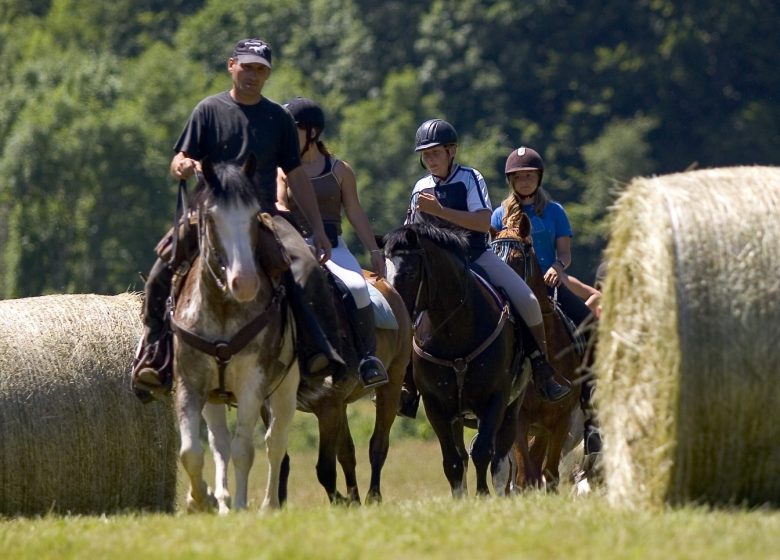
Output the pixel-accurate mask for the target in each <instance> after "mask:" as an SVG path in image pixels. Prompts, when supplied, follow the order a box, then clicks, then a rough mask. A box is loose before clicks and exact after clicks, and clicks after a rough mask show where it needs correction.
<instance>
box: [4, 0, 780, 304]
mask: <svg viewBox="0 0 780 560" xmlns="http://www.w3.org/2000/svg"><path fill="white" fill-rule="evenodd" d="M779 15H780V6H779V5H777V4H776V3H775V2H772V1H770V0H747V1H744V2H739V3H733V2H728V1H726V0H712V1H710V2H700V1H696V0H641V1H637V2H633V3H624V2H618V1H617V0H605V1H601V2H595V1H593V0H577V1H573V0H559V1H556V2H550V1H549V0H529V1H528V2H524V3H516V2H510V1H508V0H431V1H430V2H405V1H393V0H390V1H384V2H376V1H374V0H371V1H369V0H307V1H303V0H288V1H286V2H272V1H270V0H235V1H233V2H230V3H227V2H219V1H211V0H207V1H204V0H112V1H111V2H108V1H107V0H98V1H95V0H2V1H0V64H2V68H3V69H4V71H3V72H2V73H1V74H0V298H13V297H24V296H34V295H40V294H45V293H53V292H55V293H59V292H97V293H116V292H120V291H124V290H127V289H140V287H141V283H140V280H139V279H138V276H137V272H138V271H145V270H147V269H148V268H149V266H150V265H151V263H152V261H153V258H154V255H153V252H152V249H153V247H154V245H155V243H156V241H157V239H158V238H159V237H160V236H161V235H162V233H164V232H165V230H166V229H167V228H168V227H169V225H170V223H171V221H172V219H173V213H174V206H175V185H174V184H173V182H172V180H171V179H170V177H169V176H168V162H169V160H170V157H171V156H172V155H173V154H172V146H173V143H174V141H175V139H176V138H177V137H178V135H179V132H180V131H181V128H182V126H183V124H184V121H185V120H186V118H187V116H188V115H189V112H190V110H191V109H192V107H194V105H195V103H197V101H199V100H200V99H201V98H203V97H205V96H206V95H209V94H212V93H216V92H217V91H220V90H225V89H228V88H229V85H230V82H229V76H228V74H227V72H226V68H225V63H226V59H227V57H228V56H229V55H230V51H231V49H232V46H233V45H234V43H235V42H236V41H237V40H238V39H240V38H245V37H261V38H264V39H265V40H267V41H268V42H269V43H270V44H271V45H272V47H273V49H274V71H273V75H272V76H271V78H270V80H269V82H268V84H267V86H266V89H265V90H264V91H265V93H266V94H267V95H268V96H269V97H270V98H272V99H274V100H277V101H280V102H281V101H284V100H285V99H287V98H290V97H292V96H295V95H304V96H309V97H312V98H314V99H316V100H318V101H319V102H320V103H321V104H322V105H323V107H324V108H325V111H326V116H327V121H328V122H327V128H326V131H325V134H324V139H325V140H326V143H328V144H329V146H330V148H331V149H332V151H334V152H335V153H336V154H337V155H339V156H340V157H343V158H344V159H346V160H348V161H349V162H350V163H351V164H352V166H353V168H354V169H355V172H356V175H357V180H358V189H359V194H360V197H361V201H362V202H363V205H364V207H365V208H366V211H367V213H368V215H369V218H370V219H371V222H372V225H373V227H374V229H375V232H376V233H379V234H381V233H385V232H387V231H389V230H391V229H393V228H395V227H397V226H399V225H400V224H401V223H402V221H403V219H404V216H405V210H406V206H407V204H408V197H409V192H410V190H411V186H412V185H413V184H414V182H415V180H416V179H417V178H418V177H419V176H420V175H421V174H422V173H423V170H422V169H421V168H420V164H419V159H418V158H417V156H416V155H415V154H414V153H413V140H414V133H415V130H416V128H417V126H418V125H419V123H421V122H422V121H424V120H426V119H428V118H433V117H440V118H444V119H447V120H449V121H450V122H451V123H452V124H453V125H454V126H455V127H456V128H457V130H458V132H459V135H460V139H461V145H460V149H459V152H458V153H459V160H460V161H461V162H462V163H464V164H466V165H470V166H473V167H476V168H478V169H479V170H480V171H482V173H483V175H484V176H485V177H486V180H487V182H488V185H489V188H490V193H491V199H492V203H493V205H494V206H496V205H498V204H499V203H500V201H501V199H502V198H503V197H504V196H505V194H506V183H505V180H504V176H503V164H504V160H505V158H506V156H507V154H508V153H509V151H510V150H511V149H512V148H514V147H517V146H519V145H529V146H532V147H534V148H536V149H537V150H539V151H540V152H541V153H542V155H543V157H544V158H545V162H546V166H547V168H546V171H545V180H544V184H545V186H546V187H547V188H548V190H549V191H550V192H551V193H552V195H553V197H554V198H555V199H556V200H558V201H560V202H562V203H563V204H564V205H565V207H566V209H567V211H568V213H569V215H570V218H571V220H572V225H573V228H574V230H575V238H574V242H573V254H574V264H573V267H572V269H573V271H574V273H576V274H578V275H580V276H581V277H582V278H584V279H586V280H588V279H590V278H592V276H593V270H594V269H595V267H596V265H597V264H598V262H599V258H600V254H601V251H602V249H603V248H604V246H605V243H606V232H607V227H608V219H609V216H608V210H609V206H610V204H611V202H612V201H613V200H614V197H615V196H616V195H617V194H618V193H619V192H620V189H621V188H623V186H624V185H625V184H626V182H627V181H629V180H630V179H631V178H632V177H635V176H639V175H650V174H665V173H673V172H679V171H684V170H686V169H689V168H692V167H714V166H726V165H743V164H765V165H772V164H777V163H778V161H780V156H779V155H778V147H780V104H779V103H778V100H777V92H778V91H780V73H778V72H777V71H776V69H775V66H776V64H775V58H776V53H777V52H780V48H779V47H780V39H778V37H779V36H780V35H779V34H778V33H777V31H776V29H777V27H778V25H777V24H778V23H780V17H778V16H779ZM346 237H347V240H348V242H349V243H350V244H355V243H356V242H357V239H356V237H355V236H354V235H353V233H352V232H351V231H350V230H349V228H347V231H346Z"/></svg>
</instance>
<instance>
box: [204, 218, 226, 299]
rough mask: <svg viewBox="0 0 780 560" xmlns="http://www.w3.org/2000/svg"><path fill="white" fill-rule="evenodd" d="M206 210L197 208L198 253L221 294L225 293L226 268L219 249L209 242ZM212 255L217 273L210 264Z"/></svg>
mask: <svg viewBox="0 0 780 560" xmlns="http://www.w3.org/2000/svg"><path fill="white" fill-rule="evenodd" d="M206 216H207V212H206V211H204V209H203V208H200V209H199V210H198V253H199V254H200V255H201V258H202V259H203V262H204V265H205V267H206V270H207V271H208V272H209V274H210V276H211V278H212V279H213V280H214V283H215V284H216V285H217V288H218V289H219V291H220V292H222V294H227V269H226V267H225V263H224V261H223V259H222V255H221V254H220V252H219V251H215V250H214V246H213V244H212V242H211V236H210V235H209V227H208V224H207V223H206V220H207V219H208V218H207V217H206ZM212 255H214V260H216V261H217V267H218V269H219V272H220V273H219V275H218V274H217V272H216V271H215V270H214V267H213V266H212Z"/></svg>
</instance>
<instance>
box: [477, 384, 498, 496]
mask: <svg viewBox="0 0 780 560" xmlns="http://www.w3.org/2000/svg"><path fill="white" fill-rule="evenodd" d="M505 409H506V399H505V397H503V396H502V395H501V394H500V393H494V394H493V395H491V397H490V398H489V399H488V400H487V403H486V404H485V408H484V410H483V414H482V417H481V418H480V419H479V432H477V437H476V439H475V440H474V445H473V446H472V448H471V460H472V461H474V468H475V470H476V475H477V494H478V495H481V496H489V495H490V488H489V487H488V483H487V472H488V467H489V466H490V463H491V461H492V460H493V455H494V454H495V441H496V433H497V432H498V427H499V425H500V424H501V423H502V422H503V419H504V411H505Z"/></svg>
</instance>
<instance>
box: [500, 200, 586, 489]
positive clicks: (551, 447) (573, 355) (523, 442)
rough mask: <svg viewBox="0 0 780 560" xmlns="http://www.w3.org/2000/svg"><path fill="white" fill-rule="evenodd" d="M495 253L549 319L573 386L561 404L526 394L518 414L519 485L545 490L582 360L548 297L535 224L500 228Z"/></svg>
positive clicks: (551, 337)
mask: <svg viewBox="0 0 780 560" xmlns="http://www.w3.org/2000/svg"><path fill="white" fill-rule="evenodd" d="M491 247H492V248H493V250H494V251H495V252H496V254H498V256H499V257H501V258H502V259H503V260H504V262H506V263H507V264H509V266H511V267H512V268H513V269H514V270H515V272H517V273H518V274H519V275H520V277H521V278H522V279H523V280H524V281H525V282H526V284H528V286H529V287H530V288H531V290H532V291H533V293H534V295H535V296H536V299H537V300H539V307H541V310H542V317H543V318H544V330H545V334H546V337H547V348H548V351H549V355H550V363H551V365H552V366H553V367H554V368H555V370H556V371H557V372H558V373H559V374H560V375H562V376H563V377H565V378H566V379H567V380H568V381H569V382H570V383H571V384H572V391H571V392H570V393H569V394H568V395H567V396H566V397H564V398H563V399H561V400H560V401H558V402H555V403H551V402H547V401H544V400H542V399H541V398H540V397H539V395H538V394H537V393H536V392H535V391H527V392H526V394H525V397H524V399H523V401H522V405H521V406H520V411H519V413H518V429H517V433H516V441H515V453H516V457H515V460H516V462H517V466H518V470H517V474H516V478H515V485H516V486H517V487H542V486H543V484H544V481H545V480H546V481H548V482H549V483H550V484H551V485H552V484H556V483H557V481H558V480H559V477H560V475H559V470H558V467H559V463H560V459H561V451H562V449H563V445H564V442H565V441H566V438H567V436H568V434H569V430H570V426H571V419H572V416H573V413H574V412H575V410H576V409H577V407H578V406H579V398H580V390H581V387H580V385H579V384H578V383H575V382H574V381H575V380H576V379H577V378H578V377H580V372H581V370H580V366H581V364H582V356H581V355H580V354H579V353H578V352H577V351H575V347H574V345H573V343H572V338H571V335H570V334H569V332H568V330H567V328H566V326H565V325H564V323H563V319H562V317H561V316H560V314H559V312H558V311H556V309H555V305H554V304H553V302H552V301H551V300H550V297H549V296H548V294H547V286H546V284H545V283H544V272H543V271H542V269H541V267H540V266H539V261H538V260H537V258H536V253H535V252H534V248H533V244H532V242H531V222H530V220H529V219H528V216H527V215H525V214H523V216H521V219H520V224H519V225H518V227H517V228H507V229H504V230H501V231H500V232H498V234H497V235H496V238H495V240H494V241H493V242H492V243H491Z"/></svg>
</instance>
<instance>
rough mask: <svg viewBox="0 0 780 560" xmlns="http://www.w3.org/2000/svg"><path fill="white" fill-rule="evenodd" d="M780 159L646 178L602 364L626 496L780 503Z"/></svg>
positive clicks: (604, 335) (611, 303) (628, 230)
mask: <svg viewBox="0 0 780 560" xmlns="http://www.w3.org/2000/svg"><path fill="white" fill-rule="evenodd" d="M779 215H780V168H769V167H736V168H724V169H712V170H703V171H693V172H686V173H680V174H674V175H667V176H663V177H657V178H652V179H636V180H634V181H633V182H632V183H631V184H630V185H629V186H628V188H627V189H626V191H625V192H624V194H623V195H622V196H621V197H620V199H619V200H618V202H617V205H616V208H615V211H614V213H613V220H612V226H611V227H612V230H611V237H610V241H609V245H608V248H607V252H606V258H607V260H608V262H609V272H608V274H607V278H606V283H605V287H604V299H603V302H602V303H603V316H602V319H601V324H600V326H599V349H598V355H597V360H596V371H597V373H598V375H599V379H600V381H599V390H598V394H597V407H598V410H599V415H600V418H601V422H602V426H603V431H604V441H605V449H604V466H605V476H606V481H607V486H608V490H607V492H608V496H609V499H610V501H611V502H612V503H613V504H617V505H621V506H647V505H661V504H664V503H667V504H681V503H686V502H701V503H707V504H713V505H728V504H750V505H755V504H764V503H770V504H780V422H778V421H777V418H776V411H777V410H778V409H780V387H779V386H778V383H779V382H780V340H778V333H779V332H780V274H778V266H780V265H779V264H778V263H780V225H778V222H777V221H778V216H779Z"/></svg>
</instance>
